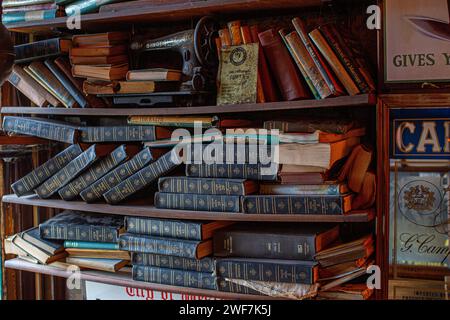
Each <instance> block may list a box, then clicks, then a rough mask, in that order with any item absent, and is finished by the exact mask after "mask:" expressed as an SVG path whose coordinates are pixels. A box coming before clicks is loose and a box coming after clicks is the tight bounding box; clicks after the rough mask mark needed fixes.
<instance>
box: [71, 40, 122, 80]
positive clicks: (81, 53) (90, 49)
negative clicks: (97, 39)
mask: <svg viewBox="0 0 450 320" xmlns="http://www.w3.org/2000/svg"><path fill="white" fill-rule="evenodd" d="M126 53H127V46H126V45H125V44H120V45H113V46H105V47H99V46H87V47H72V48H71V49H70V53H69V54H70V56H71V57H101V56H117V55H122V54H126ZM127 72H128V70H127ZM125 74H126V72H125ZM124 78H125V77H124Z"/></svg>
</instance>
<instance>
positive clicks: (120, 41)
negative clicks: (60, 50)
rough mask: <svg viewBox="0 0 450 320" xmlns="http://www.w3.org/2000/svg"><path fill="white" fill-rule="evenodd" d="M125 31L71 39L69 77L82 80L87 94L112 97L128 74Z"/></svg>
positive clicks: (127, 36)
mask: <svg viewBox="0 0 450 320" xmlns="http://www.w3.org/2000/svg"><path fill="white" fill-rule="evenodd" d="M129 38H130V35H129V34H128V33H127V32H107V33H98V34H86V35H75V36H73V37H72V48H71V50H70V62H71V64H72V75H73V76H74V77H78V78H84V79H85V81H84V82H83V90H84V92H85V93H86V94H93V95H96V94H113V93H115V92H116V91H117V90H118V88H119V83H118V81H119V80H124V79H125V77H126V75H127V72H128V41H129Z"/></svg>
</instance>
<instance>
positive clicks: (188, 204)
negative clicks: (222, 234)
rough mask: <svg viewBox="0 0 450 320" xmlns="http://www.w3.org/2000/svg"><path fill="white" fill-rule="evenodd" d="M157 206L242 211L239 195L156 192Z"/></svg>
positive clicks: (178, 208) (160, 207)
mask: <svg viewBox="0 0 450 320" xmlns="http://www.w3.org/2000/svg"><path fill="white" fill-rule="evenodd" d="M155 206H156V207H157V208H159V209H175V210H193V211H216V212H241V201H240V197H239V196H218V195H209V194H189V193H162V192H156V193H155Z"/></svg>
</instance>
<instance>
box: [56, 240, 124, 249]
mask: <svg viewBox="0 0 450 320" xmlns="http://www.w3.org/2000/svg"><path fill="white" fill-rule="evenodd" d="M64 248H77V249H96V250H119V244H118V243H113V242H111V243H108V242H88V241H64Z"/></svg>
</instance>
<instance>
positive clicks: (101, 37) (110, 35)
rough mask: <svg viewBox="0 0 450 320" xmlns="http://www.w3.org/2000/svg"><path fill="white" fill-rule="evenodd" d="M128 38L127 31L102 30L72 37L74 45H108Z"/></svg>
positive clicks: (119, 42)
mask: <svg viewBox="0 0 450 320" xmlns="http://www.w3.org/2000/svg"><path fill="white" fill-rule="evenodd" d="M129 39H130V35H129V33H128V32H120V31H114V32H104V33H94V34H77V35H74V36H73V37H72V43H73V46H74V47H88V46H95V47H108V46H113V45H117V44H121V43H124V42H127V41H128V40H129Z"/></svg>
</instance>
